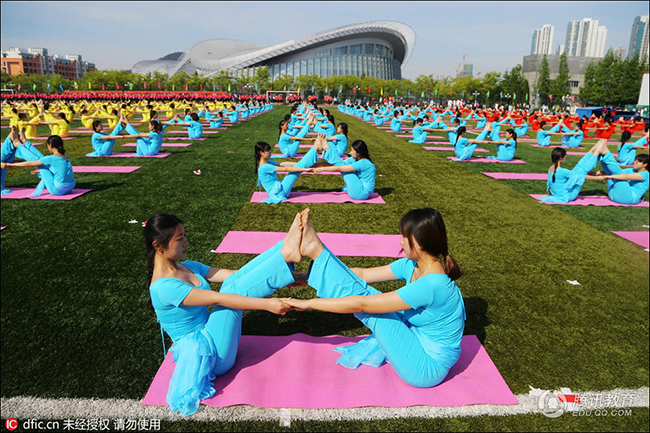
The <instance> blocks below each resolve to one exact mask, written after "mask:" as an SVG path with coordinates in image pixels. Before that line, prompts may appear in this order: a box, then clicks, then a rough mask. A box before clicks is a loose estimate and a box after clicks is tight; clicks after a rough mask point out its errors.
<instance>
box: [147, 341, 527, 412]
mask: <svg viewBox="0 0 650 433" xmlns="http://www.w3.org/2000/svg"><path fill="white" fill-rule="evenodd" d="M362 338H363V337H342V336H338V335H331V336H326V337H312V336H309V335H305V334H294V335H290V336H278V337H268V336H252V335H242V337H241V341H240V344H239V350H238V352H237V360H236V361H235V365H234V366H233V367H232V369H231V370H230V371H229V372H227V373H226V374H224V375H223V376H218V377H217V378H216V379H215V380H214V382H213V383H214V388H215V389H216V390H217V392H216V394H215V395H214V396H213V397H211V398H209V399H207V400H203V401H202V403H204V404H206V405H208V406H212V407H227V406H234V405H239V404H248V405H253V406H258V407H268V408H271V407H273V408H302V409H318V408H351V407H365V406H380V407H408V406H420V405H423V406H436V407H453V406H466V405H473V404H502V405H515V404H518V403H519V402H518V401H517V399H516V397H515V396H514V394H513V393H512V391H511V390H510V388H509V387H508V385H507V384H506V382H505V381H504V380H503V377H501V374H500V373H499V371H498V370H497V368H496V366H495V365H494V363H493V362H492V360H491V359H490V357H489V355H488V354H487V352H486V351H485V348H483V346H482V345H481V343H480V341H479V340H478V338H476V336H475V335H466V336H464V337H463V339H462V342H461V355H460V359H459V360H458V362H456V364H455V365H454V366H453V367H452V368H451V370H450V371H449V374H448V375H447V377H446V378H445V380H444V381H443V382H442V383H441V384H439V385H437V386H435V387H432V388H416V387H414V386H411V385H408V384H406V383H405V382H404V381H402V380H401V379H400V378H399V376H397V374H396V373H395V370H393V367H392V366H390V365H389V364H384V365H382V366H381V367H378V368H374V367H368V366H365V365H361V366H360V367H359V368H357V369H354V370H352V369H349V368H345V367H343V366H341V365H338V364H337V363H336V360H337V359H338V357H339V356H340V354H339V353H338V352H335V351H334V350H333V348H334V347H339V346H343V345H348V344H352V343H356V342H357V341H359V340H360V339H362ZM173 370H174V362H173V360H172V355H171V354H168V356H167V358H166V359H165V361H164V362H163V363H162V365H161V366H160V368H159V369H158V372H157V373H156V376H155V377H154V379H153V382H152V383H151V386H150V387H149V390H148V391H147V394H146V395H145V397H144V399H143V400H142V404H143V405H151V406H153V405H155V406H166V405H167V403H166V401H165V397H166V396H167V390H168V388H169V380H170V379H171V375H172V372H173Z"/></svg>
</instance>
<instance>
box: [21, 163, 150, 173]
mask: <svg viewBox="0 0 650 433" xmlns="http://www.w3.org/2000/svg"><path fill="white" fill-rule="evenodd" d="M139 168H140V166H139V165H127V166H120V165H115V166H112V165H73V166H72V171H73V172H74V173H131V172H134V171H136V170H137V169H139ZM32 173H38V170H34V171H32Z"/></svg>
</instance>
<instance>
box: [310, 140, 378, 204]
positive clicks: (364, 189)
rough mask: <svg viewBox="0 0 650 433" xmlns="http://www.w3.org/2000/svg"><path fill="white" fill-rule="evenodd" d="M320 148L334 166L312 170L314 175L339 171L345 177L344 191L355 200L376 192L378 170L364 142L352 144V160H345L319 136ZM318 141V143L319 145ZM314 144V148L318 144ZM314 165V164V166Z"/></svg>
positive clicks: (357, 141)
mask: <svg viewBox="0 0 650 433" xmlns="http://www.w3.org/2000/svg"><path fill="white" fill-rule="evenodd" d="M319 139H320V140H321V142H320V143H321V144H320V146H321V147H322V148H323V150H324V151H325V153H323V158H324V159H325V160H326V161H327V162H328V163H329V164H332V165H329V166H321V167H317V168H314V169H312V170H311V171H313V172H314V173H320V172H322V171H338V172H340V173H341V175H342V176H343V182H345V186H344V187H343V191H345V192H347V194H348V196H349V197H350V198H351V199H353V200H365V199H367V198H368V197H369V196H370V194H372V193H373V192H374V191H375V175H376V174H377V169H376V168H375V164H373V163H372V161H371V160H370V155H369V154H368V146H367V145H366V143H365V142H364V141H363V140H356V141H355V142H353V143H352V146H351V150H350V158H348V159H347V160H344V159H343V158H341V156H340V155H339V153H338V151H337V150H336V148H334V147H333V146H329V145H328V144H327V141H326V140H325V137H323V136H319ZM318 141H319V140H318V139H317V140H316V143H318ZM316 143H314V146H317V144H316ZM312 165H313V164H312Z"/></svg>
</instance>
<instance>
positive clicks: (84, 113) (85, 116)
mask: <svg viewBox="0 0 650 433" xmlns="http://www.w3.org/2000/svg"><path fill="white" fill-rule="evenodd" d="M94 119H97V116H91V115H89V113H88V110H86V109H85V108H84V109H83V110H81V124H82V125H83V126H84V127H86V128H88V129H93V121H94Z"/></svg>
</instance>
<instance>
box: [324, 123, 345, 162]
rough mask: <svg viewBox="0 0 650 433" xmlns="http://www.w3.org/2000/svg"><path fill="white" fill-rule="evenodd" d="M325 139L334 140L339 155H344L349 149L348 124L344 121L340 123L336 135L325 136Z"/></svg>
mask: <svg viewBox="0 0 650 433" xmlns="http://www.w3.org/2000/svg"><path fill="white" fill-rule="evenodd" d="M325 140H327V141H330V142H333V143H332V145H333V147H334V148H335V149H336V151H337V152H338V154H339V156H341V155H343V154H344V153H345V151H346V150H347V149H348V124H347V123H343V122H341V123H339V124H338V125H337V126H336V135H333V136H331V137H325Z"/></svg>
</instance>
